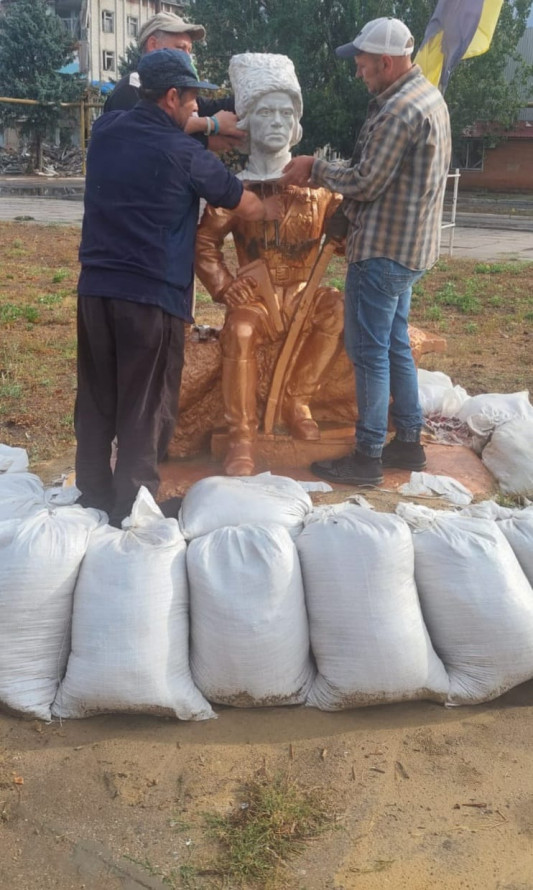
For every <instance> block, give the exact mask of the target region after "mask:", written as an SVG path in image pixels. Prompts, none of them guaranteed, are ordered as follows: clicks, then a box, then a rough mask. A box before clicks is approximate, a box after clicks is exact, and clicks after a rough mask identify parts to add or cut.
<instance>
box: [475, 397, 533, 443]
mask: <svg viewBox="0 0 533 890" xmlns="http://www.w3.org/2000/svg"><path fill="white" fill-rule="evenodd" d="M457 416H458V417H459V419H460V420H462V421H463V422H464V423H466V424H468V427H469V428H470V430H471V431H472V432H473V433H476V434H477V435H478V436H486V437H489V436H490V434H491V433H492V431H493V430H494V429H496V427H498V426H500V424H502V423H506V422H507V421H508V420H512V419H513V418H514V417H529V418H533V407H532V406H531V404H530V401H529V393H528V391H527V390H524V391H522V392H515V393H481V394H480V395H477V396H471V397H470V398H469V399H467V401H466V402H464V404H463V405H462V406H461V408H460V410H459V413H458V415H457Z"/></svg>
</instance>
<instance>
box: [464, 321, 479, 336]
mask: <svg viewBox="0 0 533 890" xmlns="http://www.w3.org/2000/svg"><path fill="white" fill-rule="evenodd" d="M463 330H464V332H465V334H477V332H478V326H477V324H476V323H475V321H467V323H466V324H465V326H464V329H463Z"/></svg>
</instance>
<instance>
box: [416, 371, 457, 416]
mask: <svg viewBox="0 0 533 890" xmlns="http://www.w3.org/2000/svg"><path fill="white" fill-rule="evenodd" d="M418 398H419V401H420V406H421V408H422V414H424V415H428V414H439V415H441V416H442V417H457V414H458V412H459V409H460V407H461V405H463V404H464V402H466V400H467V399H468V393H467V391H466V389H463V387H462V386H454V385H453V383H452V381H451V378H450V377H448V375H447V374H443V373H442V371H427V370H425V369H424V368H419V369H418Z"/></svg>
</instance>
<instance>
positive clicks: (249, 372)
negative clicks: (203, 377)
mask: <svg viewBox="0 0 533 890" xmlns="http://www.w3.org/2000/svg"><path fill="white" fill-rule="evenodd" d="M256 381H257V366H256V363H255V361H254V360H248V359H231V358H224V359H223V360H222V397H223V399H224V419H225V421H226V424H227V426H228V431H229V446H228V452H227V454H226V457H225V460H224V472H225V473H226V475H227V476H251V475H252V474H253V472H254V469H255V461H254V446H255V439H256V434H257V409H256Z"/></svg>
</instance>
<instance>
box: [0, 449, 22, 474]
mask: <svg viewBox="0 0 533 890" xmlns="http://www.w3.org/2000/svg"><path fill="white" fill-rule="evenodd" d="M27 469H28V454H27V452H26V450H25V449H24V448H12V447H11V446H10V445H0V474H1V473H25V472H26V471H27Z"/></svg>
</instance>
